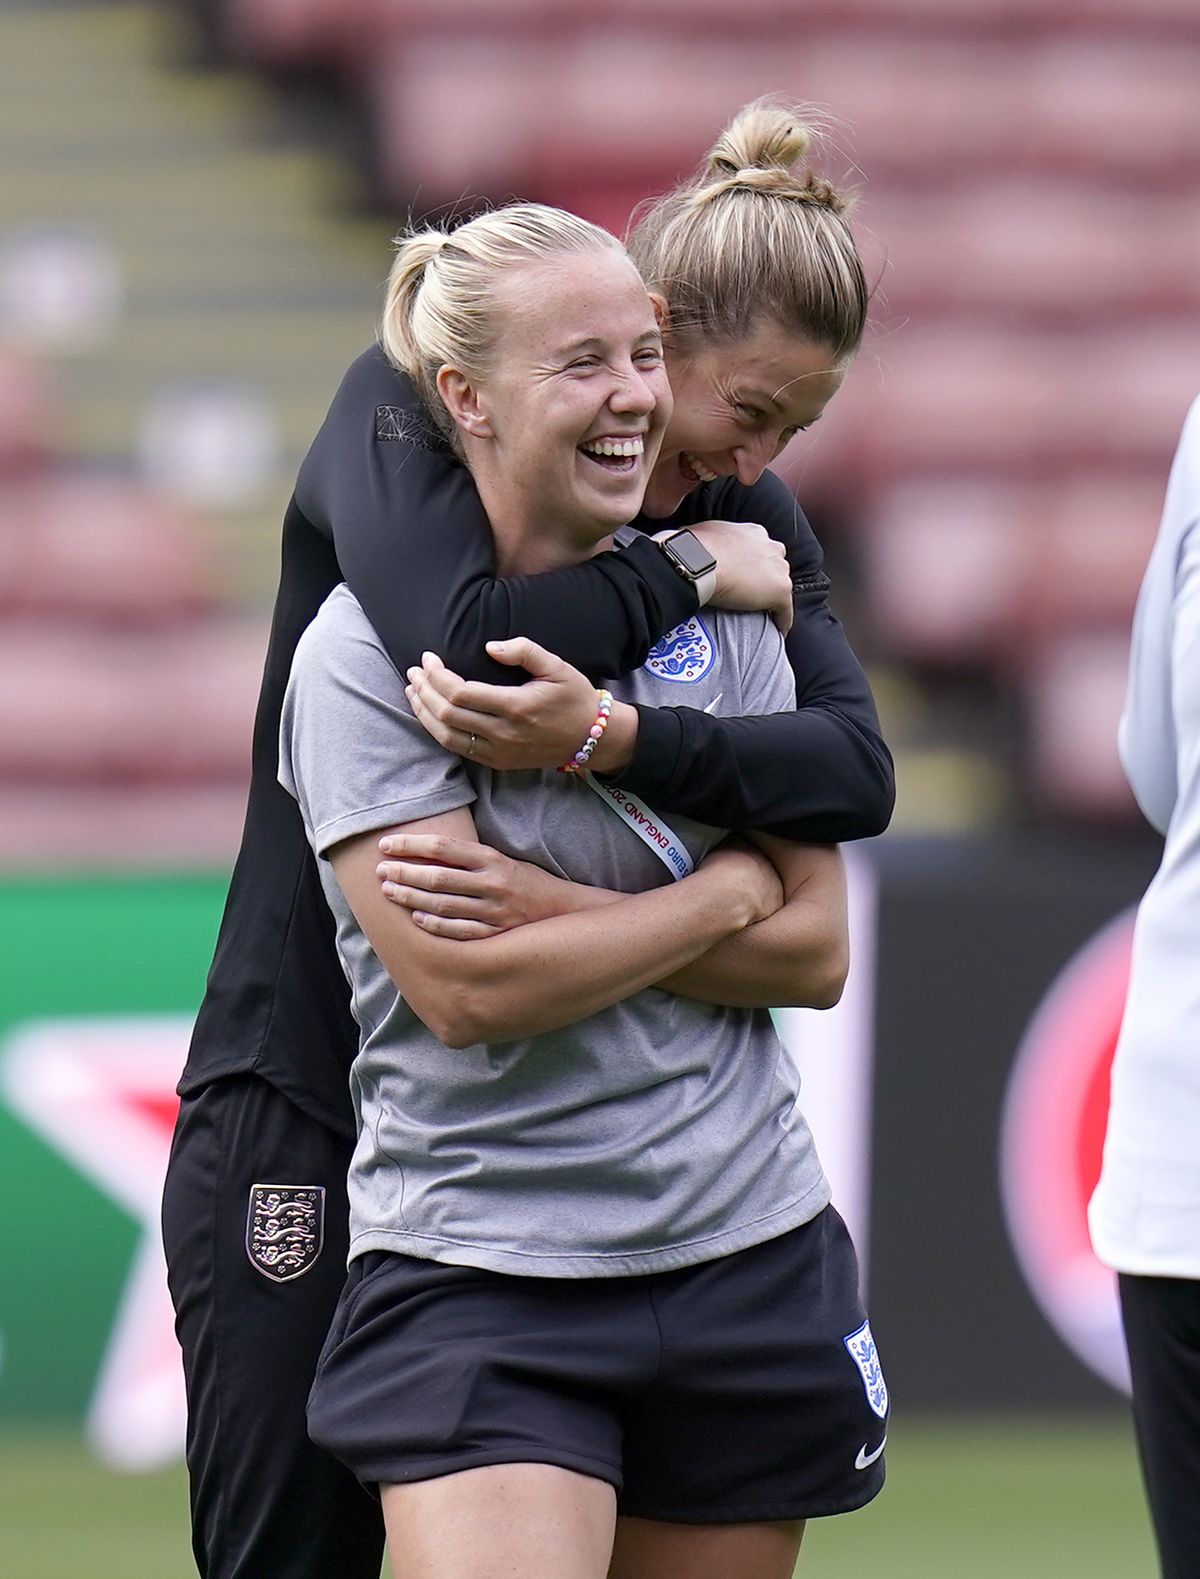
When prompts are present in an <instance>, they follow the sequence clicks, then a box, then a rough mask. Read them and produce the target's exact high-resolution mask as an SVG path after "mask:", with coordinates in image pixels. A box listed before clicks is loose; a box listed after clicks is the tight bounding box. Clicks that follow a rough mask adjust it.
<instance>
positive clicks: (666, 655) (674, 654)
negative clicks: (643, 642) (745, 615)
mask: <svg viewBox="0 0 1200 1579" xmlns="http://www.w3.org/2000/svg"><path fill="white" fill-rule="evenodd" d="M716 657H717V654H716V650H715V648H714V647H713V640H712V637H711V636H710V635H709V633H708V630H707V629H706V627H705V624H704V621H703V620H702V619H701V618H700V616H699V615H698V614H693V615H692V617H691V619H689V620H684V622H683V624H682V625H676V627H675V629H674V630H673V631H668V632H667V634H666V635H665V636H664V637H663V638H662V640H661V641H657V642H655V644H654V646H653V647H651V649H650V656H649V657H648V658H647V659H646V662H645V664H644V665H643V667H644V668H646V669H649V671H650V673H651V674H653V675H655V676H656V677H657V678H658V679H660V680H671V681H673V682H674V683H675V684H676V685H695V684H696V682H697V680H703V678H704V676H705V675H706V674H707V673H708V671H709V670H710V669H711V668H712V666H713V664H714V663H715V662H716Z"/></svg>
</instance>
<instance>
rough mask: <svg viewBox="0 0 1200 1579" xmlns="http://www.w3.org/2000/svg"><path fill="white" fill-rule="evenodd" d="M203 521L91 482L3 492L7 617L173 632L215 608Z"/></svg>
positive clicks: (51, 481) (74, 479)
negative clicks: (183, 621) (65, 619)
mask: <svg viewBox="0 0 1200 1579" xmlns="http://www.w3.org/2000/svg"><path fill="white" fill-rule="evenodd" d="M203 550H204V545H203V543H202V541H201V539H200V537H199V532H198V527H197V525H196V523H195V522H194V521H192V520H190V519H188V518H186V517H184V516H183V515H181V514H180V513H179V511H177V510H176V509H174V508H173V507H171V506H170V505H168V504H165V503H163V502H161V501H159V500H156V499H155V498H153V497H152V496H150V495H147V494H146V493H145V492H144V491H142V490H140V489H136V488H134V487H132V486H130V485H128V484H125V483H121V482H117V481H111V480H108V479H103V478H98V477H93V476H88V475H78V476H74V475H70V474H66V475H62V474H56V475H54V476H46V477H43V478H39V479H36V480H32V481H27V482H23V483H10V484H9V485H8V486H7V487H4V486H0V615H12V614H15V615H25V616H46V615H52V616H64V617H68V616H69V617H74V618H76V619H80V620H83V621H85V622H93V621H100V622H105V623H121V624H136V625H140V626H165V625H171V624H173V623H175V622H177V621H178V620H179V619H181V618H186V617H189V616H192V615H194V614H196V613H198V612H199V611H200V610H202V609H205V608H207V607H210V606H211V604H212V601H213V593H214V590H215V589H214V587H213V585H212V574H211V569H210V567H209V565H208V563H207V556H206V555H205V553H204V551H203Z"/></svg>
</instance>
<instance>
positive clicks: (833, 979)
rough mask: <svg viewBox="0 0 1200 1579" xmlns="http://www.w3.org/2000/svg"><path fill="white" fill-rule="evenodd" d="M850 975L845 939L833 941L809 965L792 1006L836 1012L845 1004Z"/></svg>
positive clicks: (793, 998) (848, 952)
mask: <svg viewBox="0 0 1200 1579" xmlns="http://www.w3.org/2000/svg"><path fill="white" fill-rule="evenodd" d="M849 973H850V948H849V944H848V942H847V940H846V938H845V937H841V938H833V939H830V941H829V942H828V943H827V944H826V945H825V946H824V947H822V948H821V949H820V950H819V951H818V952H816V953H815V954H814V955H812V956H811V957H810V958H809V960H808V961H807V962H806V965H805V969H804V971H803V973H802V977H801V980H799V981H798V982H797V983H796V990H795V993H794V996H793V997H792V1001H791V1004H790V1007H791V1008H794V1009H832V1008H834V1007H836V1005H837V1004H838V1003H840V1002H841V998H842V993H843V992H844V991H845V987H846V977H847V976H848V975H849Z"/></svg>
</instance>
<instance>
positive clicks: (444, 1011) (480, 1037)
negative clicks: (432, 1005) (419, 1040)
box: [421, 993, 496, 1053]
mask: <svg viewBox="0 0 1200 1579" xmlns="http://www.w3.org/2000/svg"><path fill="white" fill-rule="evenodd" d="M421 1019H422V1020H423V1021H424V1022H425V1025H426V1026H427V1027H428V1029H429V1030H431V1031H432V1032H433V1034H434V1035H435V1036H436V1037H437V1039H438V1041H439V1042H441V1044H442V1046H443V1047H448V1048H449V1049H450V1050H451V1052H455V1053H458V1052H461V1051H462V1050H463V1048H465V1047H475V1046H477V1045H478V1044H479V1043H480V1042H490V1041H494V1040H496V1038H495V1037H494V1036H492V1035H491V1033H490V1028H489V1027H488V1026H487V1024H486V1023H485V1022H484V1020H483V1019H482V1018H481V1017H480V1016H479V1014H478V1013H476V1012H474V1010H473V1008H472V1006H471V1005H470V1004H469V1003H468V1002H466V1001H465V995H464V997H463V998H460V997H459V995H458V994H456V993H448V994H447V995H446V999H444V1000H443V1001H442V1003H440V1004H439V1005H438V1007H437V1008H436V1009H431V1010H430V1012H429V1013H428V1014H422V1015H421Z"/></svg>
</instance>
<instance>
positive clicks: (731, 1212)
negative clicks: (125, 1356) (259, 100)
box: [280, 586, 829, 1277]
mask: <svg viewBox="0 0 1200 1579" xmlns="http://www.w3.org/2000/svg"><path fill="white" fill-rule="evenodd" d="M611 688H612V690H613V691H614V693H615V694H617V695H618V696H619V697H621V698H622V699H624V700H627V701H636V702H644V703H649V704H652V705H664V704H665V705H671V704H675V705H686V706H690V707H699V708H708V709H710V710H716V709H718V708H719V710H720V711H721V712H722V713H729V714H742V713H766V712H778V711H783V710H786V709H790V708H791V707H792V706H793V705H794V693H793V689H792V678H791V672H790V670H789V669H788V668H787V665H786V663H785V661H784V658H783V649H782V643H781V641H780V638H779V635H778V633H777V631H776V630H775V628H774V626H773V625H772V624H771V623H770V622H769V621H768V620H767V619H766V618H765V617H764V616H762V615H757V614H732V615H731V614H720V613H710V612H708V611H705V612H704V613H703V614H702V615H697V616H693V618H692V619H690V620H688V621H687V622H686V623H685V624H684V625H683V626H680V627H679V628H678V630H676V631H673V632H671V633H670V635H668V636H667V637H665V638H664V639H663V640H662V641H661V642H660V643H659V644H658V645H657V646H656V648H655V649H654V651H653V652H652V654H651V655H650V657H649V659H648V660H647V663H646V666H645V667H644V668H642V669H641V670H639V671H638V672H637V673H636V674H635V675H633V676H629V677H626V678H625V679H623V680H621V681H619V682H612V685H611ZM280 780H281V782H282V783H283V784H284V786H285V787H286V788H287V789H288V790H289V791H290V792H291V793H292V794H293V795H295V796H296V798H297V800H298V802H299V804H300V809H301V812H302V814H303V817H304V823H305V827H306V828H307V830H308V835H309V839H310V841H311V842H312V845H313V848H314V849H315V850H316V852H317V853H318V855H324V854H326V853H327V852H328V850H329V849H330V848H331V847H332V846H333V845H335V844H337V843H338V842H339V841H340V840H342V839H345V838H348V837H350V836H351V835H353V834H360V833H365V832H368V831H370V830H372V829H378V828H385V827H389V826H391V825H392V824H396V823H406V822H413V821H416V820H418V819H420V818H425V817H431V816H434V815H436V814H437V813H439V812H444V811H449V810H450V809H452V808H454V807H458V806H470V808H471V810H472V813H473V815H474V819H475V826H476V829H477V831H478V837H479V839H480V840H481V841H482V842H483V843H485V844H490V845H492V846H494V847H495V848H497V849H501V850H504V851H506V852H507V853H508V854H510V855H513V856H517V857H519V858H521V859H523V860H527V861H535V862H537V863H538V864H539V865H541V866H543V867H544V868H545V869H547V870H548V871H551V872H554V873H556V874H557V875H558V876H561V877H567V878H571V879H573V880H575V881H577V882H582V883H592V884H598V885H600V886H602V887H606V888H613V889H620V890H622V891H624V892H638V891H643V890H645V889H648V888H652V887H657V886H659V885H661V884H664V883H669V882H671V881H673V878H672V876H671V873H670V872H669V871H668V869H667V867H666V865H665V864H664V863H663V862H662V861H661V860H660V859H659V857H658V856H657V855H656V854H655V853H654V852H653V851H652V850H651V849H650V848H649V847H648V846H647V844H646V843H645V842H644V841H643V840H642V839H641V838H639V837H638V835H637V834H636V833H635V832H634V831H633V830H632V829H631V828H630V827H629V826H628V825H627V824H626V823H625V822H624V821H623V820H622V818H621V817H619V816H618V815H617V814H616V813H615V812H614V810H613V809H612V807H611V806H608V805H606V804H605V803H604V801H603V800H602V799H601V798H600V796H598V795H597V794H596V793H595V792H594V790H593V789H591V788H589V786H588V785H587V784H585V783H584V782H583V781H582V780H579V779H577V778H574V777H573V776H570V775H567V774H562V773H558V772H554V771H547V772H513V773H492V772H491V771H490V770H489V769H487V768H483V767H480V766H479V765H478V764H475V763H470V762H466V761H463V760H462V759H461V758H459V757H456V756H454V755H452V754H451V753H449V752H447V751H445V750H443V749H442V748H441V747H440V746H438V745H437V744H436V743H435V742H434V741H433V740H432V739H431V738H430V737H429V736H428V735H427V734H426V733H425V731H424V730H423V729H422V728H421V726H420V725H419V724H418V723H417V722H416V720H415V719H414V718H413V716H412V713H411V711H410V709H409V707H408V704H407V702H406V700H405V696H404V682H403V680H402V679H401V677H400V675H399V674H398V673H397V672H396V670H395V668H394V667H393V665H392V663H391V661H390V660H389V658H388V657H387V655H386V653H385V652H384V650H383V647H382V646H381V644H380V642H379V639H378V637H377V636H376V635H375V632H374V630H373V629H372V627H371V625H370V624H369V623H368V621H367V619H366V616H365V615H364V614H363V612H362V609H361V608H360V606H359V604H358V602H357V601H356V599H355V598H354V597H353V595H352V594H351V593H350V592H349V590H348V589H347V588H345V587H344V586H343V587H339V588H337V590H336V591H334V592H333V593H332V594H331V595H330V597H329V598H328V600H327V601H326V602H325V604H324V605H323V607H322V609H321V611H320V613H319V614H318V615H317V617H316V619H315V620H314V621H313V623H312V625H311V626H310V627H309V629H308V631H307V632H306V633H305V635H304V637H303V638H302V640H301V642H300V645H299V647H298V649H297V652H296V656H295V661H294V663H293V666H292V675H291V680H290V683H289V686H288V691H287V697H286V700H285V703H284V708H283V722H282V731H281V754H280ZM659 820H660V821H661V819H659ZM669 820H670V823H671V829H672V831H673V833H674V834H675V835H677V836H678V838H679V839H680V840H681V841H682V843H683V844H684V845H685V846H686V848H687V850H688V851H689V853H690V854H691V856H692V857H693V859H695V860H696V861H699V860H700V859H701V857H702V856H703V855H704V854H705V852H706V851H708V850H709V849H711V848H712V847H713V846H714V845H716V844H717V843H719V842H720V840H721V839H722V838H723V837H724V834H723V833H722V832H721V831H720V830H718V829H715V828H709V827H706V826H704V825H703V824H700V823H696V822H692V821H690V820H689V819H686V818H682V817H680V818H674V819H669ZM320 867H321V878H322V882H323V883H324V887H325V892H326V895H327V897H328V900H329V904H330V907H331V909H332V910H333V913H334V916H335V919H336V921H337V937H338V948H339V951H340V953H341V957H342V962H343V965H344V967H345V970H346V975H347V977H348V979H349V981H350V985H351V991H352V999H353V1007H354V1014H355V1017H356V1019H357V1020H358V1023H359V1026H360V1029H361V1037H362V1040H361V1048H360V1052H359V1056H358V1058H357V1060H356V1061H355V1064H354V1067H353V1071H352V1074H351V1085H352V1090H353V1095H354V1099H355V1104H356V1111H357V1113H358V1118H359V1134H358V1142H357V1145H356V1148H355V1152H354V1158H353V1163H352V1165H351V1171H350V1207H351V1246H350V1254H351V1257H353V1256H356V1255H362V1254H363V1253H364V1252H366V1251H368V1250H391V1251H397V1252H400V1253H402V1254H405V1255H413V1256H421V1257H425V1258H426V1259H431V1260H435V1261H447V1262H454V1263H458V1264H461V1265H467V1266H477V1267H483V1268H487V1269H490V1270H493V1271H497V1272H505V1273H517V1274H525V1275H536V1276H550V1277H596V1276H618V1275H625V1274H630V1273H644V1272H657V1271H664V1270H667V1269H670V1268H673V1267H679V1266H686V1265H689V1264H692V1263H694V1262H699V1261H705V1260H710V1259H712V1258H714V1257H716V1256H720V1255H725V1254H727V1253H729V1252H732V1251H735V1250H740V1249H744V1248H745V1247H747V1246H749V1245H752V1244H756V1243H758V1242H760V1241H762V1240H765V1239H770V1238H772V1237H774V1236H775V1235H777V1234H781V1233H784V1232H786V1231H787V1230H788V1229H790V1228H793V1227H796V1226H797V1225H798V1224H800V1223H803V1222H806V1221H808V1219H810V1218H811V1217H813V1216H815V1215H816V1213H817V1212H818V1211H820V1209H821V1208H822V1207H823V1206H824V1205H825V1204H826V1202H827V1201H828V1199H829V1191H828V1186H827V1184H826V1181H825V1177H824V1175H823V1173H822V1171H821V1167H820V1163H819V1162H818V1160H817V1156H816V1152H815V1149H814V1147H813V1142H812V1137H811V1135H810V1133H809V1130H808V1126H807V1125H806V1123H805V1122H804V1119H803V1117H802V1116H801V1114H800V1112H799V1110H798V1109H797V1107H796V1095H797V1090H796V1076H795V1072H794V1067H793V1065H792V1062H791V1060H790V1059H789V1058H788V1057H787V1056H786V1054H785V1053H784V1051H783V1048H782V1046H781V1045H780V1042H779V1039H778V1037H777V1036H776V1034H775V1030H774V1027H773V1025H772V1022H771V1017H770V1014H769V1013H768V1012H767V1011H766V1010H749V1009H733V1008H722V1007H714V1006H712V1005H709V1004H702V1003H696V1002H694V1001H692V1000H691V999H688V998H683V997H679V996H677V995H675V994H674V993H671V992H667V991H664V990H663V989H661V988H657V987H651V988H648V989H647V990H645V991H643V992H638V993H635V994H634V995H633V996H632V997H630V998H627V999H625V1000H624V1001H623V1002H621V1003H617V1004H614V1005H613V1006H612V1007H611V1008H608V1009H605V1010H602V1011H601V1012H600V1013H598V1014H593V1015H591V1016H589V1017H588V1018H587V1019H584V1020H581V1021H578V1022H577V1023H575V1024H573V1025H569V1026H567V1027H565V1028H563V1029H562V1030H559V1031H554V1032H549V1033H547V1034H545V1035H541V1036H534V1037H529V1038H526V1039H523V1040H519V1041H512V1042H505V1043H500V1044H491V1045H486V1046H485V1045H479V1046H474V1047H468V1048H464V1049H461V1050H458V1051H453V1050H450V1049H448V1048H446V1047H444V1046H443V1045H442V1044H441V1043H440V1042H439V1041H438V1040H437V1038H436V1037H435V1036H434V1035H433V1034H432V1032H430V1031H429V1030H428V1029H427V1028H426V1027H425V1025H424V1024H423V1023H422V1022H421V1021H420V1020H419V1019H418V1018H417V1016H416V1015H415V1014H414V1013H413V1012H412V1010H411V1009H410V1008H409V1007H408V1005H407V1003H406V1002H405V1001H404V998H403V996H402V995H401V994H400V993H399V992H398V991H397V989H396V987H395V985H394V983H393V982H392V980H391V978H390V977H389V976H388V975H387V973H386V971H385V970H384V969H383V967H382V965H381V964H380V963H379V960H378V959H377V957H376V955H375V953H374V951H373V950H372V948H371V946H370V944H369V943H368V942H367V939H366V937H365V936H364V934H363V933H362V931H361V929H360V928H359V926H358V924H357V922H356V921H355V919H354V916H353V914H352V913H351V911H350V908H349V906H348V905H347V903H346V900H345V898H344V896H343V894H342V892H341V889H340V887H339V886H338V883H337V881H336V879H335V878H334V876H333V872H332V869H331V867H330V865H329V863H328V861H326V860H322V861H321V862H320ZM459 946H460V947H462V948H476V947H485V946H486V944H482V943H469V942H467V943H462V944H461V945H459Z"/></svg>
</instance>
